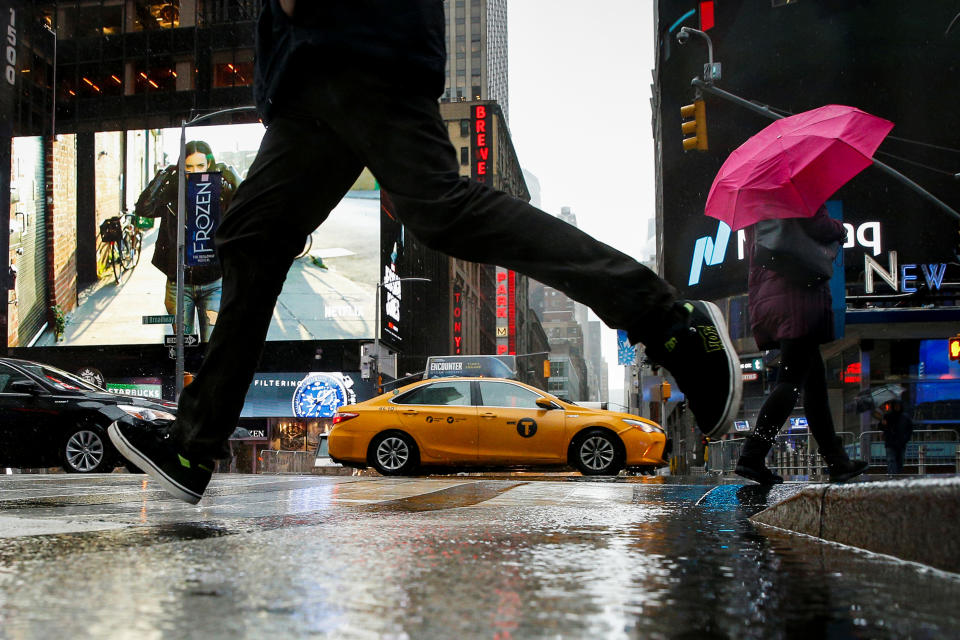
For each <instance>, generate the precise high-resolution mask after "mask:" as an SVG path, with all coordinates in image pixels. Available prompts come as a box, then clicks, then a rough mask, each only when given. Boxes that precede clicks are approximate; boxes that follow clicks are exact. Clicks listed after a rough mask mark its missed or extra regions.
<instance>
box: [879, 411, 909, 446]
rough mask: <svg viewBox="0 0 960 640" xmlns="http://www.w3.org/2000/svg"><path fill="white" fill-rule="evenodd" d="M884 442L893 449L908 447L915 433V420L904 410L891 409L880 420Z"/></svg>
mask: <svg viewBox="0 0 960 640" xmlns="http://www.w3.org/2000/svg"><path fill="white" fill-rule="evenodd" d="M880 430H881V431H883V442H884V444H886V446H888V447H891V448H893V449H906V448H907V443H908V442H910V437H911V436H912V435H913V420H911V419H910V417H909V416H908V415H907V414H906V413H904V412H903V411H902V410H899V411H897V410H891V411H887V412H886V413H885V414H883V418H882V419H881V420H880Z"/></svg>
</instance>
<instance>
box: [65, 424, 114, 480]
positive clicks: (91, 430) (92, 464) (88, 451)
mask: <svg viewBox="0 0 960 640" xmlns="http://www.w3.org/2000/svg"><path fill="white" fill-rule="evenodd" d="M109 447H110V445H108V444H107V437H106V435H105V434H104V433H103V431H101V430H99V429H97V428H95V427H87V426H83V427H76V428H75V429H74V430H73V431H71V432H70V434H69V435H68V436H67V438H66V440H65V441H64V443H63V448H62V449H61V450H60V452H61V454H62V456H63V470H64V471H66V472H67V473H109V472H110V471H112V470H113V463H112V458H111V455H112V453H111V451H110V448H109Z"/></svg>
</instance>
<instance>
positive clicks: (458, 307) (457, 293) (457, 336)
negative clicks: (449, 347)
mask: <svg viewBox="0 0 960 640" xmlns="http://www.w3.org/2000/svg"><path fill="white" fill-rule="evenodd" d="M453 353H454V354H455V355H460V354H462V353H463V293H462V291H461V290H460V286H459V285H458V284H454V285H453Z"/></svg>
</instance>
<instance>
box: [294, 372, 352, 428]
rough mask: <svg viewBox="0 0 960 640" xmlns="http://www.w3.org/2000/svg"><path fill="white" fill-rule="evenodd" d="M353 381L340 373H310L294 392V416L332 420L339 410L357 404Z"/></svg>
mask: <svg viewBox="0 0 960 640" xmlns="http://www.w3.org/2000/svg"><path fill="white" fill-rule="evenodd" d="M352 386H353V380H351V379H349V378H344V376H343V375H341V374H339V373H310V374H307V376H306V377H305V378H304V379H303V380H301V381H300V382H299V383H298V384H297V388H296V390H295V391H294V392H293V415H294V416H296V417H298V418H332V417H333V415H334V414H335V413H336V411H337V409H339V408H340V407H342V406H343V405H346V404H352V403H353V402H356V394H355V393H354V392H353V389H351V388H350V387H352Z"/></svg>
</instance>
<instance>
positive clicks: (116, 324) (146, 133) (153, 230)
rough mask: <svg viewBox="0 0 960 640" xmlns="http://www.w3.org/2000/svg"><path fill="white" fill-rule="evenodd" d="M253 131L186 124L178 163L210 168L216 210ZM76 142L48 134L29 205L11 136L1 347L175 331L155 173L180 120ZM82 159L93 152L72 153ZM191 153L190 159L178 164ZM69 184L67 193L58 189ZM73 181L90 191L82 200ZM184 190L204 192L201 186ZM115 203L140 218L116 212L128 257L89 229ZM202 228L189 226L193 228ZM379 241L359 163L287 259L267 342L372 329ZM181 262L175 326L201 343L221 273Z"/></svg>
mask: <svg viewBox="0 0 960 640" xmlns="http://www.w3.org/2000/svg"><path fill="white" fill-rule="evenodd" d="M263 133H264V128H263V126H262V125H260V124H259V123H255V124H234V125H217V126H202V127H193V128H189V129H188V130H187V140H188V147H187V172H188V173H190V172H192V171H197V172H200V171H207V172H214V173H212V174H211V175H212V176H214V179H216V180H218V185H217V186H218V187H219V186H220V185H221V184H222V192H223V193H222V197H220V198H219V202H218V203H214V204H220V205H221V208H222V209H223V210H224V214H223V215H225V216H229V215H230V211H229V204H230V202H231V201H232V194H233V193H234V192H235V190H236V188H237V187H238V186H239V185H240V184H242V182H243V180H244V179H245V178H246V176H247V174H248V172H249V170H250V166H251V164H252V163H253V160H254V158H255V157H256V152H257V149H258V147H259V144H260V140H261V138H262V136H263ZM67 138H70V140H67ZM81 138H83V137H82V136H59V137H58V151H57V154H56V157H55V159H54V164H53V169H52V171H53V182H54V185H55V186H54V201H53V203H52V205H53V206H52V207H46V206H44V203H43V202H42V200H43V196H42V192H43V183H44V172H45V171H46V169H45V168H44V165H43V156H42V153H41V148H40V144H39V139H16V140H15V141H14V144H13V147H12V154H13V156H14V162H13V163H12V164H13V171H12V178H13V183H12V184H13V186H14V187H15V197H16V200H17V202H16V203H15V205H14V206H11V211H10V226H11V232H14V231H15V232H16V233H15V234H14V235H15V237H14V236H12V238H11V239H12V240H13V242H12V243H11V251H10V258H11V262H12V263H14V264H17V265H18V267H19V268H20V269H19V276H18V280H17V287H16V293H17V295H18V296H19V297H20V298H21V299H22V301H23V302H24V304H22V305H11V306H10V313H11V315H12V316H14V318H13V319H12V322H11V328H10V330H9V331H8V342H7V343H8V346H11V347H25V346H35V345H36V346H52V345H63V346H84V345H120V344H163V343H164V338H165V336H170V335H173V334H174V331H175V330H174V326H173V324H172V322H170V321H169V320H170V316H173V315H174V314H175V312H176V260H177V257H176V253H177V252H176V193H177V189H176V187H177V177H176V172H175V171H172V170H168V171H167V173H161V172H164V170H166V169H167V168H168V167H171V166H175V165H176V163H177V161H178V158H179V148H180V129H179V128H173V129H152V130H136V131H106V132H98V133H96V134H94V135H93V136H92V139H89V138H87V139H86V140H87V141H86V142H85V141H84V140H82V139H81ZM195 141H196V142H199V143H200V144H192V143H193V142H195ZM84 144H87V147H84V146H83V145H84ZM91 144H92V148H91V147H90V145H91ZM71 154H72V155H71ZM91 155H92V158H93V160H92V161H89V160H85V158H89V157H90V156H91ZM200 160H203V161H205V162H204V165H203V166H202V167H199V166H195V167H192V166H191V163H192V162H194V163H195V162H196V161H200ZM316 170H317V172H319V171H322V169H321V168H319V167H318V168H317V169H316ZM217 172H218V173H217ZM220 176H223V179H222V181H221V180H219V178H220ZM315 177H316V176H313V177H311V176H309V175H308V176H306V177H305V178H304V179H306V180H310V179H314V178H315ZM155 178H156V179H155ZM71 183H72V184H73V185H74V189H73V193H72V194H71V193H66V194H64V190H62V189H59V188H57V185H58V184H63V185H67V186H69V185H70V184H71ZM85 190H88V191H90V193H91V195H90V197H89V203H86V201H85V200H84V191H85ZM141 196H143V198H141ZM195 197H196V198H200V199H203V198H207V199H209V195H207V194H206V193H204V192H203V190H202V189H201V192H200V193H199V194H195ZM138 200H139V201H140V203H141V206H140V207H139V208H137V203H138ZM213 208H215V207H211V206H210V203H209V202H207V201H204V202H202V203H201V206H200V207H199V208H197V211H202V212H203V213H204V215H200V214H197V215H195V217H194V218H193V219H192V220H193V223H192V224H193V226H192V227H190V228H197V219H198V218H199V221H200V222H203V221H205V220H206V219H207V218H206V216H205V213H206V211H207V209H211V210H212V209H213ZM124 212H129V213H130V214H133V213H134V212H137V213H144V214H145V215H143V216H130V217H128V218H122V219H121V222H122V223H126V224H125V225H124V227H125V228H128V227H129V228H132V227H135V228H136V232H137V233H138V237H139V239H138V240H137V241H136V242H138V243H139V247H140V250H139V252H135V253H136V255H135V256H134V257H133V258H127V257H126V256H124V255H123V254H122V253H121V254H120V255H121V257H122V259H121V260H118V259H117V258H116V254H111V250H112V247H111V243H110V242H109V234H106V235H105V233H104V232H103V229H108V227H102V225H103V224H104V221H106V220H108V219H109V218H112V217H116V216H122V215H123V213H124ZM147 214H149V215H147ZM285 214H287V212H284V211H278V212H277V224H284V215H285ZM45 216H46V217H45ZM201 226H202V225H201ZM205 232H206V229H203V228H199V231H198V233H199V234H200V235H202V234H203V233H205ZM126 233H129V231H127V232H126ZM127 237H134V236H127V235H125V236H124V238H127ZM380 243H381V237H380V191H379V187H378V185H377V184H376V182H375V181H374V180H373V178H372V176H370V174H369V173H368V172H364V174H363V175H362V176H361V177H360V178H359V179H358V180H357V182H356V183H355V184H354V185H353V188H352V189H351V190H350V191H349V192H348V193H347V195H346V196H345V197H344V198H343V199H342V200H341V202H340V203H339V204H338V205H337V206H336V207H335V208H334V209H333V211H332V213H331V215H330V217H329V218H328V219H327V220H326V222H325V223H324V224H323V226H322V228H320V229H318V230H316V231H314V232H313V234H311V236H310V237H309V238H308V239H307V241H306V243H305V246H304V248H303V251H302V252H301V254H300V255H299V256H298V257H297V258H296V260H294V263H293V266H292V267H291V269H290V271H289V273H288V275H287V279H286V281H285V283H284V286H283V290H282V292H281V294H280V297H279V300H278V302H277V305H276V308H275V310H274V314H273V321H272V322H271V325H270V328H269V332H268V335H267V340H268V341H269V340H338V339H368V338H372V337H373V325H374V319H375V309H374V306H375V302H374V301H375V294H376V283H377V282H378V276H379V275H380V273H379V271H380ZM51 248H52V250H51ZM18 250H19V251H20V252H19V254H18V253H17V251H18ZM263 250H264V251H269V247H264V249H263ZM194 258H196V256H194ZM193 262H195V263H198V264H196V266H191V267H188V268H187V269H186V271H185V284H186V287H185V301H184V311H185V321H184V331H185V333H187V334H190V335H196V336H198V341H201V342H202V341H206V340H207V339H209V334H210V332H211V331H212V327H213V325H215V324H216V319H217V315H218V313H219V303H220V290H221V279H220V276H221V274H220V269H219V262H218V261H216V260H197V259H194V260H193ZM51 273H53V274H54V275H53V277H52V278H51V277H50V274H51ZM50 289H54V291H50ZM51 294H53V295H51ZM49 299H53V300H57V301H58V305H57V306H58V309H57V311H56V313H55V314H54V315H57V314H59V315H60V316H62V322H61V323H60V326H59V327H58V326H56V323H48V322H47V318H48V316H49V314H48V313H46V312H47V311H48V310H47V309H46V308H45V307H44V306H43V304H44V301H46V300H49ZM35 301H39V306H38V304H35ZM18 315H22V316H23V317H22V318H20V317H17V316H18ZM148 316H149V318H147V317H148ZM164 320H167V321H166V322H164ZM45 323H46V324H49V325H50V326H47V327H46V329H45V328H44V325H45Z"/></svg>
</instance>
